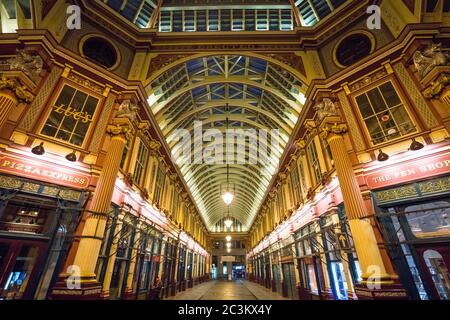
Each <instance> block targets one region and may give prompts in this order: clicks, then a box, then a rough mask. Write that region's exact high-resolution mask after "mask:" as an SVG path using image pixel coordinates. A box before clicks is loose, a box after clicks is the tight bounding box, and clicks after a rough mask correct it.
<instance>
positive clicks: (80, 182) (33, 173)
mask: <svg viewBox="0 0 450 320" xmlns="http://www.w3.org/2000/svg"><path fill="white" fill-rule="evenodd" d="M0 171H2V172H6V173H10V174H13V175H17V176H22V177H27V178H31V179H36V180H40V181H45V182H50V183H54V184H59V185H64V186H68V187H71V188H77V189H85V188H87V187H88V186H89V183H90V179H91V178H90V176H89V175H87V174H80V173H77V172H75V171H72V170H69V169H66V168H62V167H58V166H50V165H45V164H42V163H40V162H35V161H32V160H30V159H21V158H19V157H15V156H10V155H8V156H3V157H0Z"/></svg>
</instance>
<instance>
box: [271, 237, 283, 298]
mask: <svg viewBox="0 0 450 320" xmlns="http://www.w3.org/2000/svg"><path fill="white" fill-rule="evenodd" d="M270 254H271V261H272V292H278V293H279V294H280V295H282V294H283V290H282V279H281V260H280V254H281V253H280V250H279V246H278V243H276V244H274V245H272V247H271V253H270Z"/></svg>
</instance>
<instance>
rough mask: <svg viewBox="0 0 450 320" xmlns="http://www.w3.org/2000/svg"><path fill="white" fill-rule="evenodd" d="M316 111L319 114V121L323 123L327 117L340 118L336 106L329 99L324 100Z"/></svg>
mask: <svg viewBox="0 0 450 320" xmlns="http://www.w3.org/2000/svg"><path fill="white" fill-rule="evenodd" d="M314 110H316V112H317V117H318V120H319V121H322V120H323V119H324V118H326V117H337V116H339V114H338V111H337V108H336V105H335V104H334V102H333V101H331V99H329V98H324V99H323V100H322V102H321V103H319V104H317V105H316V106H315V107H314Z"/></svg>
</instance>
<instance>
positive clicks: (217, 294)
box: [166, 280, 286, 300]
mask: <svg viewBox="0 0 450 320" xmlns="http://www.w3.org/2000/svg"><path fill="white" fill-rule="evenodd" d="M166 300H286V299H285V298H283V297H281V296H280V295H279V294H278V293H274V292H271V291H270V290H268V289H266V288H264V287H262V286H260V285H258V284H256V283H252V282H249V281H247V280H236V281H225V280H212V281H209V282H206V283H202V284H200V285H198V286H195V287H194V288H192V289H187V290H186V291H184V292H181V293H179V294H177V295H176V296H175V297H170V298H167V299H166Z"/></svg>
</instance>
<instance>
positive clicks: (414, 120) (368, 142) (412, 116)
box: [348, 75, 423, 149]
mask: <svg viewBox="0 0 450 320" xmlns="http://www.w3.org/2000/svg"><path fill="white" fill-rule="evenodd" d="M388 82H391V84H392V86H393V88H394V90H395V92H396V93H397V95H398V97H399V99H400V101H401V103H402V105H403V106H404V108H405V111H406V113H407V114H408V116H409V118H410V120H411V124H412V125H413V127H414V128H415V131H413V132H411V133H408V134H406V135H401V136H399V137H397V138H394V139H391V140H387V141H384V142H382V143H379V144H375V143H374V142H373V140H372V136H371V135H370V132H369V129H368V128H367V126H366V123H365V121H364V118H363V116H362V113H361V110H360V109H359V105H358V103H357V101H356V98H357V97H358V96H361V95H362V94H366V93H367V92H369V91H371V90H373V89H375V88H378V87H380V86H382V85H384V84H386V83H388ZM348 98H349V100H350V102H351V104H352V108H353V112H354V114H355V116H356V118H357V121H358V124H359V127H360V128H363V131H364V134H363V135H364V139H365V141H366V146H368V147H369V149H379V148H382V147H384V146H386V145H390V144H393V143H396V142H400V141H402V140H407V139H410V138H411V137H412V136H415V135H417V134H418V133H419V132H421V131H422V130H423V128H422V126H421V125H420V123H419V121H418V118H417V116H416V113H415V111H414V106H413V104H412V103H410V101H409V100H408V99H407V98H406V96H405V94H404V92H403V88H402V87H401V85H400V84H399V83H398V81H397V79H396V78H395V76H393V75H391V76H388V77H384V78H382V79H379V80H378V81H375V82H373V83H372V84H370V85H369V86H366V87H364V88H361V89H359V90H357V91H355V92H352V93H351V94H350V95H349V96H348Z"/></svg>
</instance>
